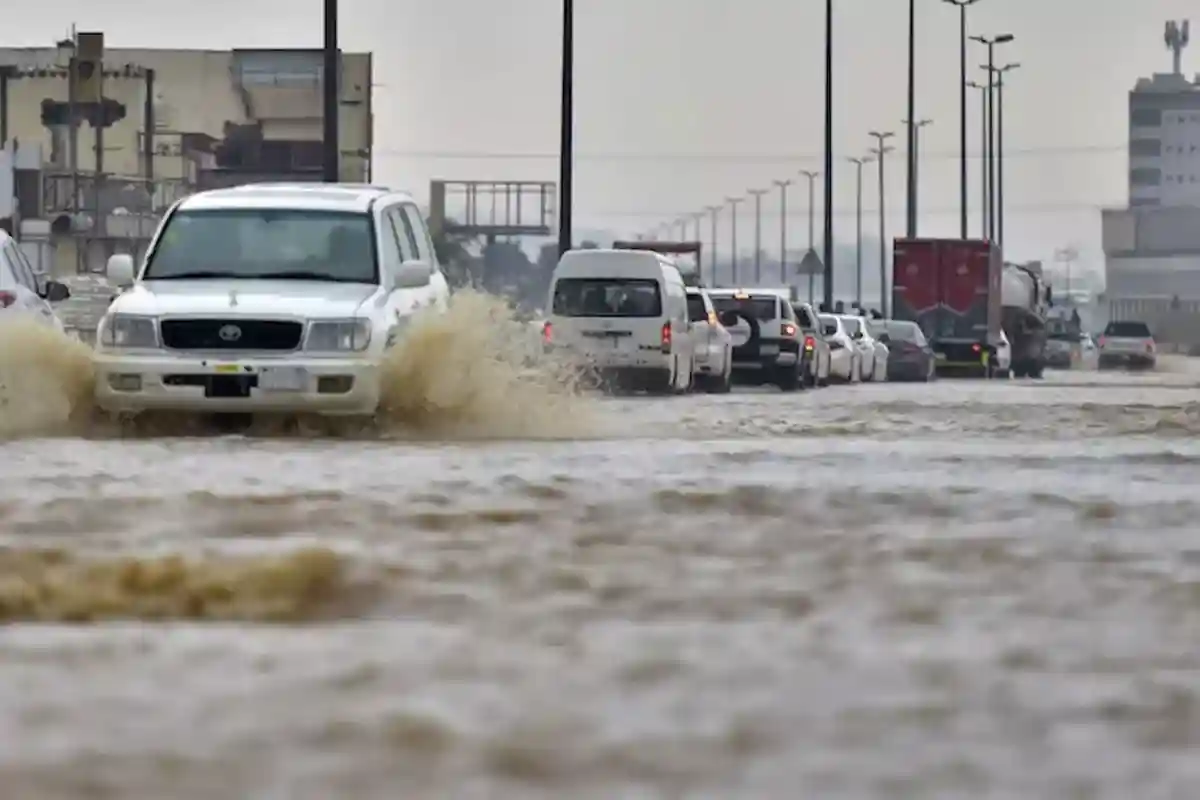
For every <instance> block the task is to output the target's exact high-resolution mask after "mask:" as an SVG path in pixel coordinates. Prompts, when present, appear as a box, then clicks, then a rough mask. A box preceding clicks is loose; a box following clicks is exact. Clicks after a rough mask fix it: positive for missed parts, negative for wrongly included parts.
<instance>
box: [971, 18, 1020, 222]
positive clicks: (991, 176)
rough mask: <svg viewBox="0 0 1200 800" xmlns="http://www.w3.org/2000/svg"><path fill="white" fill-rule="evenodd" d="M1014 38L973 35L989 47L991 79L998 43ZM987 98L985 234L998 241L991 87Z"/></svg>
mask: <svg viewBox="0 0 1200 800" xmlns="http://www.w3.org/2000/svg"><path fill="white" fill-rule="evenodd" d="M1014 38H1015V37H1014V36H1013V35H1012V34H1011V33H1002V34H1000V35H999V36H990V37H989V36H972V37H971V40H972V41H975V42H979V43H980V44H982V45H983V46H985V47H986V48H987V54H988V57H987V65H986V66H985V67H984V69H986V70H987V71H988V77H989V79H990V78H991V76H992V73H993V72H994V71H995V69H996V45H998V44H1006V43H1008V42H1011V41H1012V40H1013V39H1014ZM989 83H991V81H990V80H989ZM987 98H988V105H987V108H988V113H987V116H988V126H989V131H988V137H987V139H988V147H987V152H986V153H984V163H985V164H986V165H987V174H988V184H989V186H990V189H991V191H989V193H988V194H989V203H988V205H989V211H988V224H987V230H986V231H985V232H984V235H985V237H986V238H987V239H988V240H989V241H992V242H994V241H996V213H995V201H994V200H993V199H992V198H993V197H994V196H995V191H994V190H995V187H996V161H995V150H994V149H993V142H994V141H995V131H994V125H992V123H993V122H994V121H995V119H996V109H995V94H994V92H993V91H992V89H991V88H989V89H988V92H987Z"/></svg>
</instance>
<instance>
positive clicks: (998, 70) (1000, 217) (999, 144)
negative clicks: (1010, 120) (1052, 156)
mask: <svg viewBox="0 0 1200 800" xmlns="http://www.w3.org/2000/svg"><path fill="white" fill-rule="evenodd" d="M1020 66H1021V65H1020V64H1018V63H1015V62H1014V63H1011V64H1005V65H1004V66H1003V67H993V68H991V69H990V70H988V72H989V73H990V74H991V75H992V76H993V80H992V81H990V83H991V84H992V87H993V90H994V91H995V92H996V199H995V201H994V203H995V206H994V208H995V216H996V242H997V243H998V244H999V245H1000V246H1001V247H1004V76H1005V74H1006V73H1008V72H1011V71H1012V70H1014V69H1018V68H1019V67H1020Z"/></svg>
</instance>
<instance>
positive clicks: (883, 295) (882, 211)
mask: <svg viewBox="0 0 1200 800" xmlns="http://www.w3.org/2000/svg"><path fill="white" fill-rule="evenodd" d="M869 135H870V136H872V137H873V138H874V139H875V141H876V142H877V146H876V148H875V149H874V150H873V151H872V152H873V153H875V156H876V157H877V158H878V159H879V313H880V314H882V315H883V318H884V319H887V318H888V297H887V290H888V280H887V206H886V197H887V194H886V192H885V191H884V185H883V175H884V169H883V167H884V163H883V162H884V157H885V156H886V155H887V154H888V153H890V152H891V151H892V149H893V148H891V147H886V146H884V144H883V143H884V142H886V141H887V140H888V139H890V138H892V137H893V136H895V134H894V133H892V132H891V131H886V132H883V133H880V132H879V131H871V133H870V134H869Z"/></svg>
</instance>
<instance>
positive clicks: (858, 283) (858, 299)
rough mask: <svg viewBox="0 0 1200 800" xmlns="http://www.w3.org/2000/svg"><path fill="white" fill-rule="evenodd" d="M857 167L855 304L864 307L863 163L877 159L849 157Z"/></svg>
mask: <svg viewBox="0 0 1200 800" xmlns="http://www.w3.org/2000/svg"><path fill="white" fill-rule="evenodd" d="M847 160H848V161H849V162H850V163H851V164H853V165H854V167H855V193H854V194H855V203H854V305H856V306H858V307H859V308H862V303H863V292H862V283H863V270H862V267H863V263H862V236H863V230H862V223H863V165H864V164H870V163H871V162H872V161H874V160H875V159H873V158H870V157H868V156H864V157H862V158H850V159H847Z"/></svg>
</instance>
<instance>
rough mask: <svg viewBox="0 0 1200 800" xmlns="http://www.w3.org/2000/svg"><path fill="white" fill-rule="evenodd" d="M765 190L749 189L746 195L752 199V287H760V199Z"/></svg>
mask: <svg viewBox="0 0 1200 800" xmlns="http://www.w3.org/2000/svg"><path fill="white" fill-rule="evenodd" d="M766 193H767V190H766V189H751V190H749V191H748V192H747V194H748V195H750V196H751V197H753V198H754V285H755V286H761V285H762V198H763V195H764V194H766Z"/></svg>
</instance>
